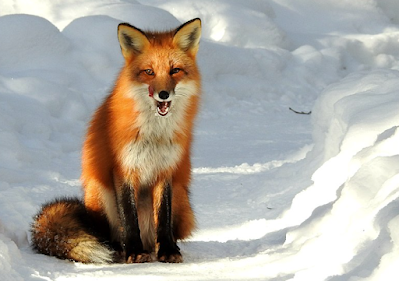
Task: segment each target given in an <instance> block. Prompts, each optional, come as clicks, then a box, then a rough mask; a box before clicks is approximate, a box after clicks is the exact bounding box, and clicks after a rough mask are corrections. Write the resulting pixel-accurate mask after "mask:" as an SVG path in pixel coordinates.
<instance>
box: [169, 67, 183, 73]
mask: <svg viewBox="0 0 399 281" xmlns="http://www.w3.org/2000/svg"><path fill="white" fill-rule="evenodd" d="M180 70H181V69H180V68H178V67H175V68H172V70H171V71H170V74H172V75H173V74H176V73H179V72H180Z"/></svg>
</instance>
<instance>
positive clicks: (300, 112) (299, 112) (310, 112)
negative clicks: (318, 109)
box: [289, 107, 312, 115]
mask: <svg viewBox="0 0 399 281" xmlns="http://www.w3.org/2000/svg"><path fill="white" fill-rule="evenodd" d="M289 109H290V110H291V111H292V112H294V113H296V114H304V115H310V114H312V111H309V112H304V111H296V110H294V109H292V108H291V107H289Z"/></svg>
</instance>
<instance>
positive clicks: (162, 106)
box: [157, 101, 172, 116]
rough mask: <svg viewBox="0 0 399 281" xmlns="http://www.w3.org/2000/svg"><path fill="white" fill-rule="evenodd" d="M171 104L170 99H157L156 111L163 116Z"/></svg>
mask: <svg viewBox="0 0 399 281" xmlns="http://www.w3.org/2000/svg"><path fill="white" fill-rule="evenodd" d="M171 104H172V102H171V101H162V102H160V101H157V112H158V114H159V115H161V116H165V115H166V114H168V112H169V109H170V105H171Z"/></svg>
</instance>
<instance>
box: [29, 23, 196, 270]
mask: <svg viewBox="0 0 399 281" xmlns="http://www.w3.org/2000/svg"><path fill="white" fill-rule="evenodd" d="M200 37H201V20H200V19H199V18H195V19H192V20H190V21H188V22H186V23H184V24H182V25H180V26H179V27H177V28H176V29H172V30H169V31H143V30H141V29H139V28H137V27H135V26H133V25H131V24H129V23H121V24H119V25H118V40H119V43H120V48H121V52H122V56H123V58H124V65H123V67H122V68H121V70H120V72H119V76H118V77H117V78H116V82H115V84H114V87H113V89H112V91H111V92H110V94H109V95H108V96H107V97H106V98H105V99H104V101H103V102H102V104H101V105H100V106H99V107H98V109H97V110H96V111H95V113H94V114H93V116H92V119H91V121H90V123H89V125H88V129H87V133H86V137H85V140H84V143H83V147H82V173H81V182H82V188H83V198H82V199H81V198H78V197H76V198H74V197H73V198H68V197H64V198H58V199H55V200H53V201H52V202H49V203H45V204H44V205H43V206H42V207H41V209H40V211H39V212H38V213H37V214H36V215H35V216H34V219H33V223H32V224H31V229H30V233H31V244H32V248H33V249H34V250H35V251H37V252H39V253H42V254H46V255H49V256H55V257H57V258H60V259H67V260H72V261H76V262H82V263H145V262H152V261H159V262H165V263H180V262H182V261H183V257H182V254H181V252H180V248H179V247H178V245H177V242H178V241H179V240H184V239H186V238H188V237H190V235H191V234H192V232H193V230H194V229H195V227H196V222H195V217H194V212H193V209H192V207H191V202H190V189H189V187H190V182H191V159H190V158H191V146H192V140H193V129H194V123H195V118H196V115H197V112H198V108H199V103H200V96H201V77H200V72H199V68H198V66H197V62H196V56H197V52H198V49H199V41H200Z"/></svg>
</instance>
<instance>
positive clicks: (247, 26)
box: [0, 0, 399, 281]
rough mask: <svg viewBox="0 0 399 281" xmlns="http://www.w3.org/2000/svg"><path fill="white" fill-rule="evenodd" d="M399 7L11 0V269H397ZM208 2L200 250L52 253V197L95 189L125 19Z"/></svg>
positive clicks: (305, 274)
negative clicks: (37, 247)
mask: <svg viewBox="0 0 399 281" xmlns="http://www.w3.org/2000/svg"><path fill="white" fill-rule="evenodd" d="M398 14H399V3H398V2H397V1H396V0H351V1H349V0H323V1H318V0H300V1H290V0H251V1H246V0H220V1H213V0H202V1H188V0H171V1H161V0H147V1H141V0H136V1H135V0H131V1H128V0H79V1H77V0H65V1H53V0H45V1H43V0H40V1H39V0H31V1H24V0H15V1H11V0H3V1H2V2H1V3H0V147H1V153H0V273H1V280H7V281H8V280H70V279H75V278H79V280H99V279H101V280H108V279H109V280H111V279H115V278H118V280H133V279H134V280H273V281H277V280H279V281H280V280H305V281H313V280H314V281H320V280H333V281H338V280H350V281H358V280H378V281H380V280H396V279H397V276H398V273H399V16H398ZM195 17H200V18H201V19H202V25H203V37H202V41H201V47H200V52H199V57H198V61H199V65H200V68H201V73H202V77H203V89H204V93H203V99H202V106H201V112H200V114H199V118H198V122H197V123H198V124H197V126H196V131H195V144H194V154H193V184H192V202H193V206H194V209H195V212H196V216H197V220H198V230H197V231H196V232H195V234H194V235H193V237H192V238H191V239H189V240H187V241H185V242H183V243H180V244H179V245H180V246H181V249H182V252H183V256H184V263H182V264H162V263H150V264H136V265H124V264H115V265H106V266H98V265H84V264H80V263H72V262H69V261H62V260H58V259H55V258H52V257H47V256H44V255H39V254H37V253H34V252H33V251H32V250H31V249H30V246H29V233H28V230H29V225H30V223H31V221H32V216H33V215H34V214H35V213H36V212H37V211H38V210H39V208H40V205H41V204H43V203H44V202H46V201H48V200H51V199H53V198H55V197H58V196H72V195H78V196H80V195H81V194H82V192H81V187H80V182H79V176H80V154H81V145H82V141H83V137H84V133H85V129H86V126H87V122H88V121H89V119H90V117H91V115H92V113H93V111H94V110H95V108H96V107H97V106H98V105H99V104H100V102H101V101H102V99H103V98H104V97H105V96H106V95H107V93H108V92H109V90H110V89H111V88H112V85H113V81H114V79H115V77H116V75H117V73H118V71H119V69H120V67H121V66H122V63H123V59H122V56H121V54H120V48H119V44H118V42H117V36H116V27H117V24H118V23H120V22H129V23H131V24H133V25H136V26H138V27H140V28H143V29H168V28H172V27H176V26H178V25H179V24H180V23H183V22H185V21H187V20H190V19H192V18H195ZM290 107H291V108H292V109H294V110H296V111H299V112H302V111H303V112H309V111H312V113H311V115H306V114H301V115H299V114H295V113H294V112H293V111H291V110H289V108H290Z"/></svg>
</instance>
